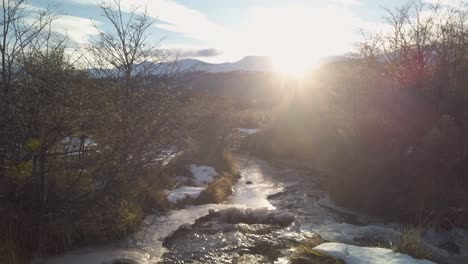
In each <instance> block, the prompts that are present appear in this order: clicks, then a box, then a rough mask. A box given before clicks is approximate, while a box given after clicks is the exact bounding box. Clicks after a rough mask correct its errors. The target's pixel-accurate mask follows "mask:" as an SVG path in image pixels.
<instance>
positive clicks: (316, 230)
mask: <svg viewBox="0 0 468 264" xmlns="http://www.w3.org/2000/svg"><path fill="white" fill-rule="evenodd" d="M237 160H238V163H239V165H240V167H241V168H242V170H241V176H242V177H241V179H239V181H238V183H237V184H236V185H235V186H234V187H233V189H234V192H233V195H232V196H231V197H230V198H229V199H228V200H227V201H226V202H225V203H223V204H207V205H199V206H189V207H186V208H185V209H182V210H174V211H171V212H169V213H168V214H165V215H149V216H147V217H146V219H145V221H144V228H142V230H141V231H140V232H138V233H136V234H134V235H133V236H131V237H130V238H128V240H126V241H122V242H120V243H116V244H115V245H110V246H106V247H93V248H85V249H80V250H76V251H72V252H67V253H65V254H63V255H60V256H56V257H52V258H50V259H48V260H46V262H45V263H47V264H65V263H66V264H75V263H76V264H78V263H80V264H82V263H89V264H146V263H287V261H286V258H285V257H286V256H288V255H289V254H290V253H291V251H290V249H291V248H292V247H294V246H295V245H298V244H299V243H300V242H301V241H304V240H305V239H310V238H314V237H317V236H320V237H321V238H323V239H325V240H327V241H334V242H341V243H346V244H351V245H357V246H365V245H370V244H373V245H377V244H380V245H390V243H396V242H397V241H398V240H399V237H400V236H401V233H400V231H399V230H401V229H402V226H401V225H399V224H398V223H385V224H384V221H383V220H382V219H378V218H373V217H370V216H366V215H364V214H359V213H356V212H354V211H351V210H348V209H345V208H341V207H338V206H336V205H335V204H334V203H333V202H332V201H331V200H330V199H329V198H328V197H327V194H326V193H325V192H324V191H323V190H321V189H320V177H319V176H316V175H314V173H313V172H311V171H309V170H305V169H298V168H290V167H291V166H288V165H285V164H281V163H278V164H276V162H275V164H272V163H270V162H266V161H264V160H261V159H258V158H254V157H250V156H246V155H238V156H237ZM423 238H424V242H425V244H426V245H427V247H429V248H430V249H431V251H432V252H433V254H434V255H436V256H438V259H440V262H441V263H468V232H467V231H466V230H460V229H452V230H450V231H445V232H435V231H434V230H427V231H426V232H425V233H424V236H423Z"/></svg>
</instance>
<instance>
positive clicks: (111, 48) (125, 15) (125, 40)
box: [88, 0, 167, 94]
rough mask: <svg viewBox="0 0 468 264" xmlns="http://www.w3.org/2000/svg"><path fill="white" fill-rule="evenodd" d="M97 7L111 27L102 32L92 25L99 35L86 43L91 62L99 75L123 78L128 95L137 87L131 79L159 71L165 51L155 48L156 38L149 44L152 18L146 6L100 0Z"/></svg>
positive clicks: (118, 0) (135, 79) (113, 0)
mask: <svg viewBox="0 0 468 264" xmlns="http://www.w3.org/2000/svg"><path fill="white" fill-rule="evenodd" d="M98 6H99V7H100V8H101V10H102V15H103V17H104V18H105V19H106V21H108V22H110V24H111V25H112V30H111V31H102V30H100V29H99V27H98V26H97V25H96V26H95V27H96V30H98V31H99V34H98V35H97V37H95V38H93V39H92V41H91V45H89V46H88V51H89V52H90V54H91V56H92V57H91V64H92V65H94V70H95V74H96V75H97V76H99V77H106V78H114V79H115V78H121V79H123V80H124V85H123V87H122V88H123V90H124V93H125V94H129V92H130V89H132V88H136V86H137V83H136V82H135V81H137V80H142V79H144V77H147V76H149V75H158V74H160V71H159V69H160V63H161V62H163V61H165V60H166V58H167V53H165V52H163V51H162V50H159V49H158V45H159V41H157V42H156V43H154V44H150V41H149V36H150V33H149V29H150V27H151V26H152V25H153V24H154V23H155V20H154V19H152V18H151V17H150V16H149V14H148V10H147V9H146V8H145V9H141V8H140V7H133V8H128V9H125V7H126V6H124V5H123V4H122V3H121V1H120V0H112V1H110V2H101V3H100V4H99V5H98ZM141 10H142V11H141Z"/></svg>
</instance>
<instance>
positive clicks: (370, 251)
mask: <svg viewBox="0 0 468 264" xmlns="http://www.w3.org/2000/svg"><path fill="white" fill-rule="evenodd" d="M240 165H241V166H240V167H241V168H244V170H243V171H241V175H242V177H241V179H239V181H238V183H237V184H236V185H235V186H234V188H233V190H234V192H233V195H232V196H231V197H230V198H229V199H228V200H227V201H226V202H225V203H224V204H206V205H198V206H189V207H186V208H184V209H181V210H174V211H171V212H170V213H168V214H166V215H150V216H148V217H146V219H145V228H143V229H142V230H141V231H140V232H138V233H137V234H135V235H134V236H132V239H131V241H132V242H133V243H131V247H133V249H132V248H115V247H114V248H112V247H108V248H95V249H94V250H85V251H83V250H80V251H75V252H69V253H67V254H65V255H62V256H58V257H55V258H51V259H49V260H48V261H47V262H46V263H48V264H65V263H66V264H68V263H70V264H75V263H76V264H78V263H80V264H81V263H89V264H107V263H109V264H110V263H112V261H115V260H125V261H126V262H123V263H133V262H134V263H141V264H146V263H157V262H158V261H159V260H160V259H161V258H162V255H163V254H164V253H165V251H166V249H165V248H164V247H163V242H164V240H165V239H166V238H167V237H169V236H171V235H172V234H173V233H174V232H175V231H177V230H178V229H179V228H181V227H183V226H191V225H192V224H194V223H195V221H196V220H197V219H199V218H201V217H203V216H206V215H208V214H210V212H211V213H212V212H213V210H217V211H220V212H222V213H223V214H226V217H227V216H229V215H238V214H241V215H244V216H245V217H246V219H247V220H248V219H249V217H250V216H251V215H257V214H258V215H259V217H264V216H265V215H269V213H268V212H269V210H274V209H276V208H275V206H274V205H273V204H272V203H271V202H270V201H269V199H268V197H269V196H270V195H273V194H277V193H280V192H281V191H282V190H283V188H284V189H285V190H286V191H287V192H289V193H291V194H290V195H289V196H281V195H280V196H278V195H276V196H278V197H280V198H276V199H283V200H280V201H279V202H278V200H277V201H276V203H275V205H277V206H278V207H280V208H283V209H284V208H287V209H290V212H293V213H295V212H296V211H297V210H299V209H301V210H302V209H304V210H306V209H307V212H302V211H301V214H303V213H308V214H311V215H309V216H307V217H305V216H303V217H302V218H301V219H302V220H303V221H300V224H297V223H296V224H293V225H292V226H290V227H288V228H287V230H288V231H287V232H286V231H285V235H286V233H287V235H290V236H291V237H294V236H302V235H308V234H309V235H310V234H318V235H320V236H321V237H322V238H324V239H325V240H328V241H335V242H338V243H326V244H323V245H321V246H319V248H318V249H321V250H323V251H324V252H325V251H326V252H327V253H329V254H331V255H333V256H335V257H339V258H343V259H344V260H345V261H346V263H348V264H349V263H351V264H353V263H416V264H427V263H431V262H429V261H423V260H414V259H412V258H409V257H408V256H406V255H403V254H395V253H393V252H392V251H390V250H386V249H380V248H364V247H358V246H352V245H350V244H354V245H360V242H364V243H363V244H365V243H366V241H368V242H381V243H382V244H387V245H388V244H389V243H394V242H395V243H396V242H397V241H398V240H399V239H400V237H401V232H399V231H398V230H400V227H399V226H397V225H384V224H369V225H353V224H349V223H342V222H340V218H335V217H330V215H327V214H326V212H324V210H328V209H327V208H329V209H330V210H328V211H340V212H341V213H343V212H344V213H346V214H355V212H353V211H350V210H348V209H345V208H341V207H338V206H336V205H334V204H333V202H332V201H331V200H330V199H328V198H327V197H320V198H318V200H314V199H317V198H314V197H316V196H315V195H304V193H310V192H311V191H314V190H315V189H313V190H309V189H310V188H312V187H311V186H307V185H306V186H304V185H303V184H300V180H302V179H304V178H303V177H304V175H297V180H299V181H298V184H291V182H292V180H294V177H296V176H294V177H292V176H291V175H292V174H293V172H294V171H293V172H291V173H287V175H281V171H279V172H278V171H276V169H275V168H272V167H270V165H268V163H266V162H264V161H261V160H254V161H249V160H247V159H245V158H242V159H241V160H240ZM189 169H190V170H191V172H192V173H193V176H194V178H195V179H196V180H197V181H198V182H199V184H200V185H201V186H203V185H204V184H206V182H207V181H210V180H214V177H215V176H216V175H217V173H216V171H215V170H214V169H213V168H211V167H208V166H197V165H192V166H190V167H189ZM272 175H276V176H274V177H273V176H272ZM272 177H273V178H272ZM284 177H286V178H284ZM291 177H292V178H291ZM183 187H184V188H185V189H186V187H188V186H183ZM194 188H197V187H194ZM199 188H203V187H199ZM185 189H184V190H182V189H181V190H180V192H179V191H177V192H175V193H174V194H173V196H174V197H173V198H174V199H175V200H177V199H178V197H180V195H179V194H181V195H182V194H183V195H186V193H187V190H185ZM176 190H177V189H176ZM191 191H194V192H191ZM198 191H199V190H198V189H197V190H190V193H191V194H190V195H193V196H196V195H197V193H198ZM291 197H295V199H296V200H291ZM169 199H172V198H169ZM284 199H288V200H290V201H289V202H288V203H281V201H284ZM308 199H309V200H308ZM301 201H302V203H301ZM307 204H309V205H310V206H305V205H307ZM298 206H300V207H301V208H297V207H298ZM228 208H237V209H228ZM247 208H252V210H253V209H260V208H266V209H263V210H267V211H266V213H265V211H262V210H260V211H259V210H253V211H249V210H250V209H249V210H247ZM239 209H245V210H239ZM286 211H287V210H284V212H286ZM282 213H283V211H282ZM324 213H325V215H324ZM332 214H333V213H332ZM236 217H237V216H236ZM296 219H297V218H296ZM308 219H309V220H308ZM320 219H322V220H321V221H320ZM296 221H297V220H296ZM285 230H286V229H285ZM423 239H424V241H425V242H426V243H427V244H428V246H429V247H432V249H433V250H439V251H440V252H441V253H440V254H441V255H445V256H448V253H447V252H446V251H445V250H443V249H441V246H443V245H444V244H449V243H455V245H456V246H458V248H459V250H460V254H467V253H468V248H467V245H468V234H467V231H464V230H458V229H455V230H453V231H448V232H445V233H440V232H435V231H433V230H428V231H426V232H425V234H424V236H423ZM460 259H462V258H460ZM383 260H385V261H387V262H383ZM285 261H286V259H285V258H280V259H279V260H278V261H277V262H276V263H286V262H285ZM454 263H464V262H454ZM465 263H468V262H465Z"/></svg>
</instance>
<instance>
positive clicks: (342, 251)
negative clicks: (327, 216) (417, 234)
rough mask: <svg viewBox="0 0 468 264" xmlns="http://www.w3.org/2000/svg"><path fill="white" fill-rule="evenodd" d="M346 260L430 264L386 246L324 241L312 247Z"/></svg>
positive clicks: (356, 263)
mask: <svg viewBox="0 0 468 264" xmlns="http://www.w3.org/2000/svg"><path fill="white" fill-rule="evenodd" d="M314 249H315V250H317V251H320V252H323V253H325V254H328V255H330V256H332V257H335V258H338V259H341V260H343V261H344V262H346V264H373V263H386V264H430V263H434V262H431V261H428V260H418V259H414V258H412V257H410V256H408V255H406V254H400V253H395V252H393V251H392V250H390V249H386V248H372V247H358V246H352V245H347V244H342V243H324V244H321V245H319V246H317V247H315V248H314Z"/></svg>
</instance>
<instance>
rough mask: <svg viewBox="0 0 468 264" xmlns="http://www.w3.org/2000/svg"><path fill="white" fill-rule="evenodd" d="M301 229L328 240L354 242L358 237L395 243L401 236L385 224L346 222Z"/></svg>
mask: <svg viewBox="0 0 468 264" xmlns="http://www.w3.org/2000/svg"><path fill="white" fill-rule="evenodd" d="M301 230H302V231H305V232H311V233H314V234H319V235H320V236H321V237H322V238H323V239H325V240H328V241H337V242H341V243H348V244H355V243H357V242H358V240H359V239H360V238H367V239H371V240H372V241H378V242H381V243H384V244H387V245H388V244H390V242H392V243H393V244H395V243H397V242H398V241H399V240H400V238H401V232H398V231H396V230H395V229H393V228H391V227H387V226H380V225H366V226H358V225H352V224H347V223H342V224H338V223H335V224H329V225H308V224H304V225H303V226H301Z"/></svg>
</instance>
